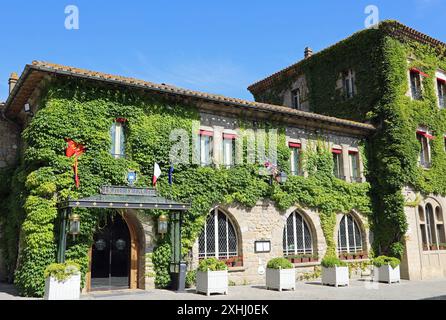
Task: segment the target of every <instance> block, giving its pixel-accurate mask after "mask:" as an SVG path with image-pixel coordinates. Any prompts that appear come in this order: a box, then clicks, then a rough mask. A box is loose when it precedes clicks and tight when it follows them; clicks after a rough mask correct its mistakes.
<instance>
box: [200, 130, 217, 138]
mask: <svg viewBox="0 0 446 320" xmlns="http://www.w3.org/2000/svg"><path fill="white" fill-rule="evenodd" d="M200 136H207V137H213V136H214V133H213V132H212V131H206V130H200Z"/></svg>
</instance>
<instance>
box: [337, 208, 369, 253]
mask: <svg viewBox="0 0 446 320" xmlns="http://www.w3.org/2000/svg"><path fill="white" fill-rule="evenodd" d="M362 248H363V246H362V235H361V229H360V228H359V225H358V223H357V221H356V219H355V218H354V217H353V216H352V215H345V216H344V217H343V218H342V220H341V224H340V226H339V231H338V252H339V253H344V252H347V253H358V252H362V251H363V249H362Z"/></svg>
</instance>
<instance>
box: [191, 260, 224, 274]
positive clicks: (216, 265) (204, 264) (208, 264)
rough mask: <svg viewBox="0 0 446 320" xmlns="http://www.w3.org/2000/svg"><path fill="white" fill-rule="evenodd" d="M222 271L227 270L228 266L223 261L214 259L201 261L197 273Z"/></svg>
mask: <svg viewBox="0 0 446 320" xmlns="http://www.w3.org/2000/svg"><path fill="white" fill-rule="evenodd" d="M224 270H228V266H227V265H226V264H225V263H224V262H223V261H220V260H217V259H215V258H209V259H204V260H201V261H200V264H199V265H198V271H201V272H207V271H224Z"/></svg>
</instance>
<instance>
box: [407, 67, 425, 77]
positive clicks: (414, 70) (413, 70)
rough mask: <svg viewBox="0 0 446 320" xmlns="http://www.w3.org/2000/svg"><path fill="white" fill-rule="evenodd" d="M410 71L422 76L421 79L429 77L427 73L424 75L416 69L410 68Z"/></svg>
mask: <svg viewBox="0 0 446 320" xmlns="http://www.w3.org/2000/svg"><path fill="white" fill-rule="evenodd" d="M410 71H412V72H416V73H418V74H420V75H422V76H423V77H429V75H428V74H427V73H424V72H423V71H421V70H418V69H417V68H411V69H410Z"/></svg>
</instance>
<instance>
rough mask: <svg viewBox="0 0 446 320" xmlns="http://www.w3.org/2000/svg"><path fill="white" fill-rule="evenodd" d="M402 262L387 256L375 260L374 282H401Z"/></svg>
mask: <svg viewBox="0 0 446 320" xmlns="http://www.w3.org/2000/svg"><path fill="white" fill-rule="evenodd" d="M400 263H401V262H400V260H399V259H397V258H391V257H386V256H380V257H378V258H376V259H373V266H374V270H373V280H374V281H377V282H386V283H396V282H400V281H401V278H400Z"/></svg>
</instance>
